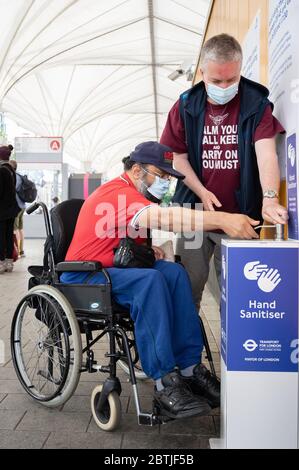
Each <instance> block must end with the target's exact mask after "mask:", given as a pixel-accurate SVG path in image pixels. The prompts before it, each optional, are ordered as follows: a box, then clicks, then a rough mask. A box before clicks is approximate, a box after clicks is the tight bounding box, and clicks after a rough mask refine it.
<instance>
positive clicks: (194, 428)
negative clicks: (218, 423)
mask: <svg viewBox="0 0 299 470" xmlns="http://www.w3.org/2000/svg"><path fill="white" fill-rule="evenodd" d="M161 434H180V435H184V434H186V435H187V434H189V435H191V434H192V435H195V436H197V437H198V436H200V437H201V436H202V437H204V436H214V437H215V434H216V429H215V424H214V420H213V417H212V416H200V417H198V418H196V417H195V418H188V419H177V420H175V421H170V422H168V423H166V424H163V425H162V426H161Z"/></svg>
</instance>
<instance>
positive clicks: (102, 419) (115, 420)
mask: <svg viewBox="0 0 299 470" xmlns="http://www.w3.org/2000/svg"><path fill="white" fill-rule="evenodd" d="M102 389H103V385H97V386H96V387H95V388H94V389H93V392H92V394H91V411H92V415H93V418H94V420H95V422H96V424H97V426H99V428H101V429H103V431H115V429H117V428H118V426H119V425H120V421H121V401H120V398H119V395H118V393H117V392H115V391H113V392H111V393H109V395H108V398H107V400H106V401H105V402H104V404H103V406H102V407H101V409H99V401H100V396H101V393H102Z"/></svg>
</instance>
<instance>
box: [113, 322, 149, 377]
mask: <svg viewBox="0 0 299 470" xmlns="http://www.w3.org/2000/svg"><path fill="white" fill-rule="evenodd" d="M126 335H127V338H128V342H129V347H130V350H131V354H132V356H133V357H132V360H133V367H134V370H135V376H136V379H137V380H146V379H148V376H147V375H146V374H145V373H144V372H143V369H142V366H141V362H140V360H137V359H138V358H136V355H137V354H138V353H137V350H136V342H135V336H134V332H133V331H126ZM107 338H108V341H109V336H108V335H107ZM116 341H117V344H118V347H119V349H120V350H121V351H122V352H123V353H124V351H123V345H122V338H121V337H120V336H118V335H116ZM136 353H137V354H136ZM117 364H118V365H119V367H120V368H121V369H122V370H123V371H124V372H125V373H126V374H127V375H128V376H130V369H129V366H128V360H127V359H126V358H124V359H119V360H118V361H117Z"/></svg>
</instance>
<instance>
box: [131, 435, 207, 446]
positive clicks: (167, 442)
mask: <svg viewBox="0 0 299 470" xmlns="http://www.w3.org/2000/svg"><path fill="white" fill-rule="evenodd" d="M199 448H200V439H199V438H197V437H193V436H169V435H163V434H162V435H158V434H154V435H153V434H144V433H142V432H139V433H138V434H137V433H136V434H124V438H123V443H122V449H164V450H165V449H199Z"/></svg>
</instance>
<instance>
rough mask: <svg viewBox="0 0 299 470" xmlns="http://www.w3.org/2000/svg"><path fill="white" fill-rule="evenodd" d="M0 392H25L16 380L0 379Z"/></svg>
mask: <svg viewBox="0 0 299 470" xmlns="http://www.w3.org/2000/svg"><path fill="white" fill-rule="evenodd" d="M0 393H26V392H25V390H24V389H23V387H22V385H21V384H20V382H19V381H18V380H0Z"/></svg>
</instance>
